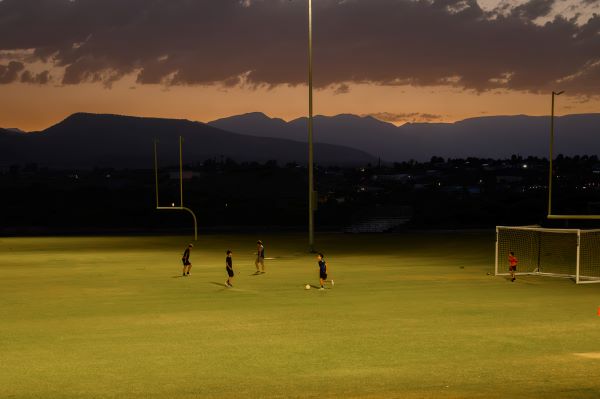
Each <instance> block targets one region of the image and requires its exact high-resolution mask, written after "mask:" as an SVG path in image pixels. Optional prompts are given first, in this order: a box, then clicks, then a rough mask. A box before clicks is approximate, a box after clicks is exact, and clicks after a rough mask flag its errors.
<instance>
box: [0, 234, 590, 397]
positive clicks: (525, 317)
mask: <svg viewBox="0 0 600 399" xmlns="http://www.w3.org/2000/svg"><path fill="white" fill-rule="evenodd" d="M257 238H262V239H263V240H264V241H265V244H266V250H267V256H268V257H277V258H278V259H276V260H271V261H267V268H268V272H267V274H265V275H261V276H252V275H251V274H252V272H253V271H254V266H253V254H252V253H253V250H254V242H255V241H256V239H257ZM186 240H187V239H186V238H185V237H127V238H122V237H112V238H106V237H102V238H4V239H0V398H330V397H331V398H338V397H339V398H574V399H575V398H577V399H582V398H583V399H585V398H595V399H596V398H598V397H600V379H599V378H598V377H599V376H600V359H594V358H586V357H581V356H577V355H576V354H577V353H588V354H590V353H592V354H594V353H597V354H600V317H598V316H597V308H598V306H599V305H600V285H586V286H577V285H575V284H574V283H572V282H571V281H569V280H564V279H552V278H538V277H526V278H522V279H519V280H518V281H517V282H516V283H510V282H508V281H507V280H505V279H504V278H500V277H493V276H487V275H486V272H489V271H491V266H492V262H493V235H492V234H474V233H472V234H465V233H437V234H436V233H428V234H425V233H413V234H402V235H395V236H378V235H375V236H352V235H320V236H318V237H317V240H318V245H319V249H322V250H323V251H324V252H325V253H326V255H327V259H328V263H329V268H330V274H331V276H332V277H333V278H334V280H335V281H336V285H335V287H334V288H333V289H329V290H326V291H324V292H320V291H317V290H315V289H311V290H305V289H304V285H305V284H307V283H311V284H315V285H316V284H317V283H318V269H317V266H316V262H315V260H314V258H313V256H312V255H308V254H306V253H304V251H303V250H304V249H305V238H304V236H301V235H273V236H272V237H268V236H261V237H257V236H250V235H248V236H209V237H201V239H200V241H199V243H198V244H197V245H196V247H195V249H194V251H193V253H192V258H191V259H192V262H193V265H194V266H193V269H192V276H191V277H189V278H182V277H180V266H179V265H180V255H181V252H182V251H183V249H184V247H185V244H186V243H187V241H186ZM228 248H231V249H232V250H233V251H234V267H235V270H236V273H237V276H236V279H235V281H234V285H235V288H234V289H226V288H225V287H224V286H223V282H224V281H225V279H226V273H225V266H224V258H225V250H226V249H228ZM591 356H592V357H593V356H594V355H591Z"/></svg>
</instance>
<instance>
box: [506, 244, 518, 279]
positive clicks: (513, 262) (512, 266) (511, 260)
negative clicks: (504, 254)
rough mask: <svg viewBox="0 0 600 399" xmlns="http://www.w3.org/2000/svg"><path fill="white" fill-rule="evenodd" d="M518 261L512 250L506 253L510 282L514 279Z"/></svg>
mask: <svg viewBox="0 0 600 399" xmlns="http://www.w3.org/2000/svg"><path fill="white" fill-rule="evenodd" d="M518 263H519V260H518V259H517V257H516V256H515V253H514V252H513V251H510V252H509V253H508V271H509V272H510V277H511V280H510V281H512V282H514V281H515V280H516V277H515V273H516V272H517V264H518Z"/></svg>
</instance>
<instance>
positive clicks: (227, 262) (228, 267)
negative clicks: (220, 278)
mask: <svg viewBox="0 0 600 399" xmlns="http://www.w3.org/2000/svg"><path fill="white" fill-rule="evenodd" d="M232 255H233V252H231V250H227V257H226V258H225V269H226V270H227V281H226V282H225V285H226V286H228V287H233V285H232V284H231V282H232V281H233V275H234V274H233V259H232V258H231V256H232Z"/></svg>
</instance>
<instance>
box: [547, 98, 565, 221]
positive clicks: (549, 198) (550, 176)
mask: <svg viewBox="0 0 600 399" xmlns="http://www.w3.org/2000/svg"><path fill="white" fill-rule="evenodd" d="M563 93H564V91H559V92H558V93H557V92H555V91H553V92H552V106H551V109H550V159H549V162H550V172H549V173H548V216H550V215H552V180H553V176H554V97H555V96H560V95H561V94H563Z"/></svg>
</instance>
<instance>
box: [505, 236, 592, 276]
mask: <svg viewBox="0 0 600 399" xmlns="http://www.w3.org/2000/svg"><path fill="white" fill-rule="evenodd" d="M511 251H512V252H514V253H515V256H516V257H517V259H518V261H519V262H518V266H517V274H520V275H527V274H528V275H541V276H552V277H565V278H572V279H574V280H575V282H576V283H577V284H585V283H600V230H580V229H547V228H543V227H538V226H523V227H508V226H497V227H496V257H495V263H496V264H495V269H494V274H495V275H496V276H505V275H508V274H509V272H508V254H509V252H511Z"/></svg>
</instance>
